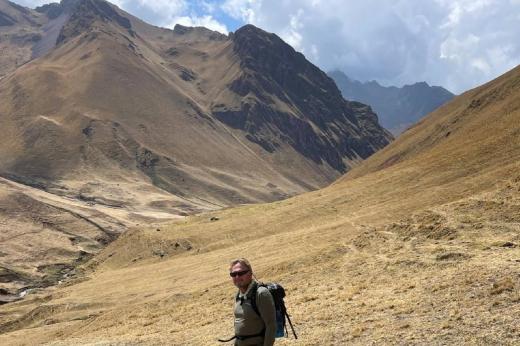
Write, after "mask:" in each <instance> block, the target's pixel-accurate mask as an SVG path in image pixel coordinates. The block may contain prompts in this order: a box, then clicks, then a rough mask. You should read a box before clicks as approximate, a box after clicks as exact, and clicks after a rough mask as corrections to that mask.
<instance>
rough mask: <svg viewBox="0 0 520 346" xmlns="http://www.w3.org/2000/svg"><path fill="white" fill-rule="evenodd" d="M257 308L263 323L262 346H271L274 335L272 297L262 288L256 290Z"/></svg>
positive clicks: (274, 316) (274, 313)
mask: <svg viewBox="0 0 520 346" xmlns="http://www.w3.org/2000/svg"><path fill="white" fill-rule="evenodd" d="M257 306H258V311H259V312H260V317H262V320H263V321H264V323H265V336H264V346H272V345H273V344H274V335H275V333H276V312H275V309H274V300H273V297H272V296H271V293H270V292H269V290H268V289H266V288H263V289H259V290H258V296H257Z"/></svg>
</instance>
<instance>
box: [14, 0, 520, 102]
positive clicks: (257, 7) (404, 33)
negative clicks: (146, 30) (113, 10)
mask: <svg viewBox="0 0 520 346" xmlns="http://www.w3.org/2000/svg"><path fill="white" fill-rule="evenodd" d="M14 1H15V2H17V3H19V4H22V5H25V6H28V7H35V6H37V5H41V4H43V3H47V2H48V1H45V0H44V1H42V0H14ZM111 2H112V3H114V4H116V5H117V6H119V7H121V8H122V9H124V10H126V11H127V12H129V13H131V14H133V15H135V16H137V17H139V18H141V19H143V20H145V21H147V22H149V23H151V24H154V25H157V26H162V27H170V28H173V26H174V25H175V24H177V23H179V24H183V25H188V26H205V27H208V28H210V29H213V30H217V31H220V32H224V33H227V32H229V31H235V30H236V29H237V28H239V27H240V26H242V25H244V24H246V23H251V24H254V25H256V26H258V27H260V28H262V29H264V30H266V31H269V32H274V33H276V34H277V35H278V36H280V37H281V38H282V39H284V40H285V41H286V42H287V43H289V44H291V45H292V46H293V47H294V48H295V49H296V50H298V51H301V52H302V53H303V54H305V56H306V57H307V59H309V60H310V61H311V62H313V63H314V64H316V65H318V66H319V67H320V68H321V69H322V70H324V71H330V70H332V69H339V70H342V71H343V72H345V73H346V74H347V75H348V76H350V77H352V78H355V79H358V80H361V81H368V80H377V81H378V82H380V83H381V84H383V85H396V86H402V85H404V84H411V83H414V82H418V81H426V82H428V83H429V84H430V85H441V86H443V87H445V88H447V89H449V90H450V91H452V92H455V93H461V92H463V91H465V90H467V89H470V88H473V87H476V86H478V85H481V84H483V83H485V82H487V81H489V80H491V79H493V78H495V77H497V76H499V75H501V74H503V73H504V72H506V71H508V70H510V69H511V68H513V67H515V66H516V65H518V64H519V63H520V40H519V39H518V38H519V37H520V0H363V1H359V0H326V1H325V0H213V1H210V0H191V1H190V0H114V1H111Z"/></svg>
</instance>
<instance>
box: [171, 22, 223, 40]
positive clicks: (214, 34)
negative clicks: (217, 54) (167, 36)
mask: <svg viewBox="0 0 520 346" xmlns="http://www.w3.org/2000/svg"><path fill="white" fill-rule="evenodd" d="M173 33H174V34H176V35H186V36H189V35H193V36H198V37H204V38H207V39H209V40H211V41H222V40H227V39H228V37H227V36H226V35H224V34H221V33H220V32H218V31H213V30H210V29H207V28H205V27H202V26H195V27H192V26H184V25H181V24H175V27H174V28H173Z"/></svg>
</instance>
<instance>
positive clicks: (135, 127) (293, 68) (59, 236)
mask: <svg viewBox="0 0 520 346" xmlns="http://www.w3.org/2000/svg"><path fill="white" fill-rule="evenodd" d="M0 4H1V7H0V11H1V13H2V18H4V20H3V22H2V23H3V25H2V26H0V34H1V35H3V36H2V37H4V38H6V39H5V40H2V44H3V45H4V46H3V49H2V52H4V51H6V52H8V54H6V55H4V54H2V55H1V57H0V64H1V65H2V66H3V67H2V73H3V77H2V79H0V98H1V99H2V102H1V103H0V129H1V130H2V136H1V137H0V177H2V178H3V179H2V184H1V185H0V190H2V194H0V196H2V197H1V198H2V200H3V201H4V203H6V204H7V203H9V198H11V197H13V196H16V197H17V198H18V199H20V200H23V201H24V202H23V203H19V204H15V206H18V207H15V206H13V207H12V208H8V209H6V210H0V215H1V217H2V219H3V220H14V221H13V222H15V224H16V220H17V216H20V215H24V216H23V217H21V219H22V218H24V217H25V216H26V215H25V214H26V213H27V210H33V211H34V215H33V214H32V212H30V213H29V214H30V217H29V216H28V217H29V218H28V219H27V220H23V222H21V221H20V223H19V224H18V227H14V224H12V223H9V225H8V226H5V227H4V228H5V230H6V234H5V237H4V238H3V239H2V250H1V251H3V253H4V255H3V257H1V264H2V265H3V268H4V269H5V270H4V271H5V273H6V274H5V277H7V278H13V277H15V276H16V277H17V278H18V279H17V280H14V281H16V282H17V283H16V285H15V286H16V289H21V288H22V287H26V286H30V285H33V284H34V282H35V280H36V281H38V282H42V281H46V280H45V277H46V275H47V274H49V271H53V273H54V272H56V271H57V272H59V273H61V274H64V273H65V272H67V271H68V269H67V270H62V269H63V267H65V268H69V267H70V263H71V262H74V263H76V262H77V261H78V260H79V259H85V258H88V257H89V256H92V255H93V254H95V253H96V252H97V251H99V249H101V248H103V247H104V246H105V245H106V244H107V243H108V242H109V241H112V240H113V239H115V238H116V237H117V236H118V235H119V234H120V233H121V232H123V231H124V230H126V229H128V228H129V227H132V226H137V225H138V224H143V223H144V224H150V223H154V222H162V221H164V220H165V219H172V218H176V217H179V216H182V215H187V214H193V213H197V212H200V211H205V210H214V209H220V208H224V207H228V206H232V205H238V204H244V203H254V202H265V201H274V200H279V199H283V198H286V197H288V196H292V195H295V194H299V193H302V192H305V191H309V190H313V189H317V188H319V187H322V186H325V185H327V184H329V183H331V182H332V181H333V180H334V179H336V178H337V177H339V176H340V175H341V174H343V173H345V172H346V171H348V170H350V169H351V168H352V167H353V166H355V165H357V164H358V163H359V162H360V161H362V160H363V159H365V158H367V157H368V156H369V155H371V154H373V153H374V152H375V151H377V150H379V149H381V148H382V147H384V146H385V145H387V144H388V143H389V142H390V141H391V140H392V136H391V135H390V134H389V133H388V132H387V131H386V130H384V129H383V128H382V127H381V126H380V125H379V124H378V120H377V116H376V115H375V114H374V113H373V112H372V111H371V110H370V108H369V107H368V106H366V105H364V104H361V103H359V102H351V101H346V100H344V99H343V98H342V96H341V93H340V91H339V90H338V89H337V87H336V86H335V84H334V82H333V81H332V80H331V79H330V78H329V77H327V75H326V74H325V73H324V72H322V71H320V70H319V69H318V68H317V67H316V66H314V65H312V64H311V63H309V62H308V61H307V60H306V59H305V57H304V56H303V55H302V54H301V53H298V52H296V51H295V50H294V49H292V48H291V47H290V46H289V45H287V44H286V43H284V42H283V41H282V40H281V39H280V38H279V37H277V36H276V35H274V34H270V33H267V32H265V31H263V30H261V29H259V28H256V27H254V26H251V25H247V26H245V27H243V28H240V29H239V30H237V31H236V32H235V33H233V34H232V35H229V36H227V35H222V34H220V33H218V32H214V31H211V30H208V29H205V28H202V27H197V28H189V27H183V26H180V25H178V26H176V27H175V28H174V30H169V29H163V28H158V27H155V26H152V25H149V24H146V23H144V22H143V21H141V20H139V19H138V18H135V17H133V16H131V15H130V14H128V13H126V12H124V11H122V10H120V9H119V8H117V7H116V6H114V5H112V4H110V3H108V2H105V1H102V0H64V1H62V2H61V3H60V4H49V5H44V6H42V7H39V8H37V9H36V10H31V9H27V8H24V7H20V6H18V5H15V4H13V3H11V2H8V1H6V0H0ZM4 24H5V25H4ZM22 33H23V35H25V36H23V37H22V36H21V35H22ZM15 37H19V38H20V39H14V38H15ZM15 56H16V57H17V59H14V58H13V57H15ZM18 199H17V200H18ZM21 219H20V220H21ZM54 219H61V220H69V221H67V222H65V221H63V223H65V224H67V223H70V224H75V225H78V226H77V227H76V226H74V227H73V226H71V227H70V228H68V227H65V226H63V224H62V223H55V222H52V220H54ZM71 220H75V221H74V222H72V221H71ZM10 222H11V221H10ZM81 225H82V226H81ZM83 226H88V227H83ZM2 227H3V226H2ZM29 229H30V230H31V232H30V233H27V234H33V235H34V236H32V237H30V236H20V235H21V234H26V233H24V230H29ZM81 229H84V233H81V232H80V231H81ZM78 232H79V233H78ZM24 254H25V255H24ZM24 256H25V258H24ZM14 263H16V265H15V264H14ZM56 266H57V267H56ZM46 268H52V270H47V269H46ZM56 268H58V269H56ZM59 268H62V269H59ZM69 269H70V268H69ZM13 272H16V273H17V274H16V275H15V276H13V275H12V273H13ZM29 274H31V275H29ZM61 274H60V275H61ZM50 276H52V277H53V278H56V277H57V276H56V275H50ZM21 278H28V279H23V280H22V279H21ZM32 278H36V279H34V280H33V279H32ZM6 280H7V279H6ZM7 281H9V283H11V284H12V282H13V280H7ZM48 281H49V280H47V281H46V282H48Z"/></svg>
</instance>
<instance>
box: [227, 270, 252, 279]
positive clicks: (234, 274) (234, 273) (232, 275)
mask: <svg viewBox="0 0 520 346" xmlns="http://www.w3.org/2000/svg"><path fill="white" fill-rule="evenodd" d="M247 273H249V270H242V271H241V272H231V273H229V276H231V277H232V278H234V277H235V276H242V275H244V274H247Z"/></svg>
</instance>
